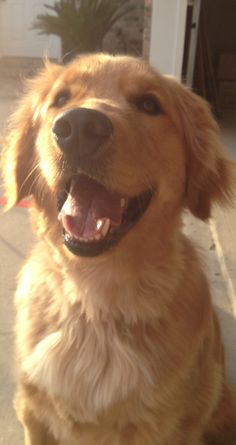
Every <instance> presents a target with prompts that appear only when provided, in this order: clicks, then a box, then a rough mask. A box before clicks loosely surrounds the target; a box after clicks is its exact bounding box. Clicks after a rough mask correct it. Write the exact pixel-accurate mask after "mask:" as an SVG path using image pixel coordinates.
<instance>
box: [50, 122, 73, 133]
mask: <svg viewBox="0 0 236 445" xmlns="http://www.w3.org/2000/svg"><path fill="white" fill-rule="evenodd" d="M52 131H53V133H54V134H55V135H56V136H57V137H60V138H67V137H69V136H70V135H71V133H72V128H71V125H70V123H69V122H68V121H67V120H66V119H58V120H57V121H56V122H55V124H54V125H53V129H52Z"/></svg>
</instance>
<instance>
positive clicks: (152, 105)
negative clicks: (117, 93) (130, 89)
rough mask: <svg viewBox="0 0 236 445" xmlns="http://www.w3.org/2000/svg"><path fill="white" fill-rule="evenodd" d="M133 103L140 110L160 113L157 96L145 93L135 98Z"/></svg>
mask: <svg viewBox="0 0 236 445" xmlns="http://www.w3.org/2000/svg"><path fill="white" fill-rule="evenodd" d="M135 104H136V106H137V108H138V109H139V110H140V111H143V112H144V113H147V114H151V115H157V114H161V113H162V108H161V105H160V103H159V102H158V100H157V98H156V97H154V96H153V95H151V94H145V95H144V96H140V97H138V98H136V100H135Z"/></svg>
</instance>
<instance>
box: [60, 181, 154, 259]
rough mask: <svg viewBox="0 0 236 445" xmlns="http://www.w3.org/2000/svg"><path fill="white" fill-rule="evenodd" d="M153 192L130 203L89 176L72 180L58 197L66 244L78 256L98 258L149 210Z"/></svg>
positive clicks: (130, 200)
mask: <svg viewBox="0 0 236 445" xmlns="http://www.w3.org/2000/svg"><path fill="white" fill-rule="evenodd" d="M152 195H153V191H152V190H147V191H145V192H144V193H142V194H141V195H139V196H137V197H135V198H131V199H128V198H126V197H124V196H122V195H120V194H119V193H115V192H112V191H109V190H107V189H106V188H105V187H104V186H103V185H102V184H100V183H99V182H97V181H95V180H93V179H91V178H89V177H88V176H86V175H78V176H75V177H73V178H72V179H71V181H70V184H69V186H68V192H67V193H58V208H59V216H58V219H59V221H60V222H61V224H62V227H63V236H64V243H65V245H66V246H67V248H68V249H69V250H70V251H71V252H72V253H74V254H75V255H80V256H95V255H99V254H100V253H102V252H104V251H105V250H107V249H109V248H110V247H112V246H114V245H115V244H116V243H117V242H118V241H119V240H120V238H121V237H122V236H123V235H124V234H125V233H126V232H127V231H128V230H130V229H131V227H133V226H134V225H135V224H136V223H137V222H138V220H139V219H140V217H141V216H142V215H143V213H144V212H145V210H146V209H147V207H148V205H149V203H150V200H151V198H152Z"/></svg>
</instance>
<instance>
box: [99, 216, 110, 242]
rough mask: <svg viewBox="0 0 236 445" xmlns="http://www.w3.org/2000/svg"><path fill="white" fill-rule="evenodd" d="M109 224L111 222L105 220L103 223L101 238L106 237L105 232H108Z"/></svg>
mask: <svg viewBox="0 0 236 445" xmlns="http://www.w3.org/2000/svg"><path fill="white" fill-rule="evenodd" d="M110 222H111V221H110V219H109V218H106V219H105V222H104V223H103V227H102V230H101V232H102V236H104V237H105V236H106V234H107V232H108V230H109V227H110Z"/></svg>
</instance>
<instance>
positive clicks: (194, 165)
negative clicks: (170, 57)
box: [170, 80, 235, 220]
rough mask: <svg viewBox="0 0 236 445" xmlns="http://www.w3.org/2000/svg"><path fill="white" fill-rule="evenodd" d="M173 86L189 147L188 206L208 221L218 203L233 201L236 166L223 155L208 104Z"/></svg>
mask: <svg viewBox="0 0 236 445" xmlns="http://www.w3.org/2000/svg"><path fill="white" fill-rule="evenodd" d="M170 83H171V84H172V86H171V88H172V95H173V97H174V100H175V104H176V107H177V110H176V111H177V116H178V119H179V126H180V127H181V130H182V134H183V136H184V140H185V146H186V156H187V164H186V203H185V205H186V207H187V208H188V209H189V210H190V211H191V212H192V213H193V214H194V215H195V216H197V217H198V218H200V219H203V220H206V219H207V218H209V217H210V216H211V209H212V204H213V203H214V202H216V203H219V204H227V203H229V202H230V201H231V200H232V191H233V185H235V164H234V163H233V162H231V161H230V160H228V159H227V158H226V156H225V155H224V153H223V150H222V146H221V142H220V136H219V128H218V125H217V123H216V121H215V119H214V118H213V116H212V114H211V111H210V108H209V106H208V104H207V103H206V102H205V100H203V99H202V98H200V97H199V96H197V95H196V94H194V93H192V92H191V91H189V90H188V89H187V88H185V87H184V86H182V85H180V84H178V83H177V82H174V81H171V80H170Z"/></svg>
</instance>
